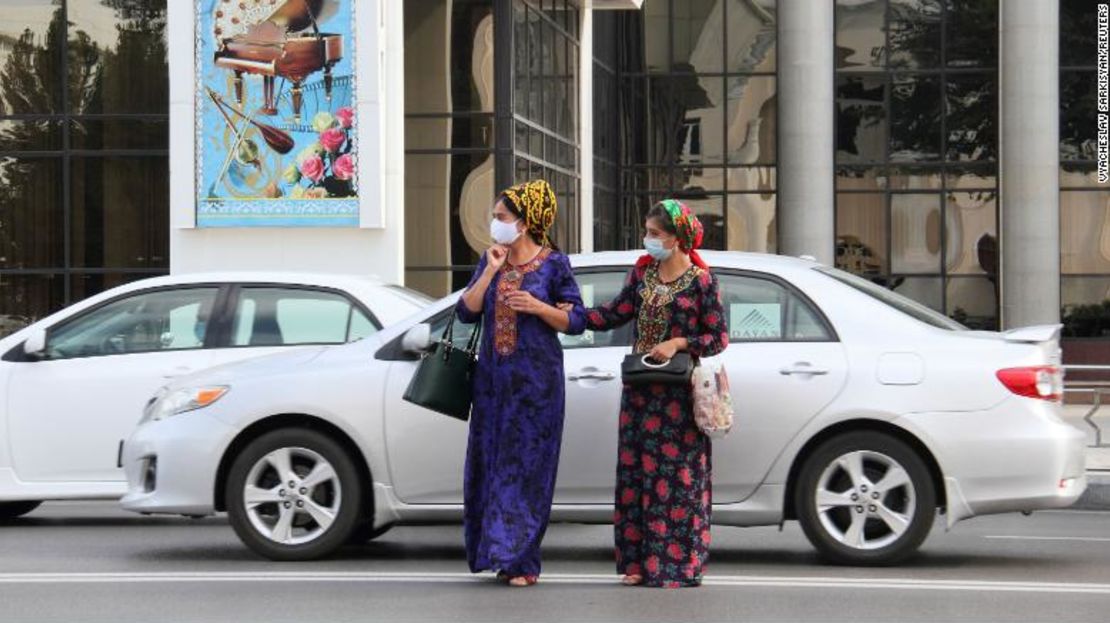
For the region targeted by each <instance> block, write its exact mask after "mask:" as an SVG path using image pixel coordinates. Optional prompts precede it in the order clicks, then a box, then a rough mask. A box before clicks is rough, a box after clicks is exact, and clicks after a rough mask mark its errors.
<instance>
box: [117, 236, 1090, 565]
mask: <svg viewBox="0 0 1110 623" xmlns="http://www.w3.org/2000/svg"><path fill="white" fill-rule="evenodd" d="M704 257H705V259H706V261H707V262H708V263H709V264H710V265H711V266H713V267H714V271H715V273H716V274H717V277H718V279H719V281H720V285H721V296H722V299H723V301H722V302H723V304H724V307H725V310H726V312H727V314H728V322H729V332H730V336H731V345H730V346H729V348H728V349H727V350H726V351H725V353H724V354H723V355H721V360H722V361H723V363H724V364H725V366H726V367H727V370H728V374H729V378H730V382H731V386H732V391H733V396H734V400H735V405H736V414H735V415H736V423H735V427H734V430H733V431H732V433H730V434H729V435H728V436H727V437H725V438H723V439H718V440H715V441H714V443H713V446H714V447H713V467H714V470H713V494H714V495H713V498H714V499H713V502H714V505H713V519H714V521H715V522H716V523H718V524H721V525H730V526H762V525H775V524H779V523H781V522H783V521H785V520H797V521H799V522H800V523H801V525H802V527H803V529H804V531H805V533H806V535H807V536H808V537H809V539H810V541H811V542H812V543H813V545H814V546H815V547H816V548H817V550H818V551H819V552H820V553H821V554H822V555H823V556H824V557H825V558H826V559H828V560H830V561H833V562H837V563H845V564H860V565H868V564H890V563H893V562H897V561H899V560H901V559H903V558H905V557H906V556H908V555H910V554H912V553H913V552H915V551H916V550H917V549H918V547H919V546H920V545H921V543H922V541H923V540H924V538H925V537H926V535H927V534H928V532H929V530H930V528H931V526H932V525H933V522H934V518H935V516H936V513H937V511H938V510H939V511H940V513H941V514H943V515H944V517H945V521H946V522H947V525H948V526H949V527H951V526H952V525H953V524H954V523H955V522H957V521H959V520H961V519H965V518H968V517H972V516H975V515H983V514H991V513H1005V512H1012V511H1033V510H1037V509H1046V508H1058V507H1064V506H1068V505H1070V504H1071V503H1073V502H1074V501H1075V500H1076V499H1077V498H1078V497H1079V496H1080V494H1081V493H1082V492H1083V490H1084V489H1085V487H1086V479H1085V476H1084V443H1085V442H1084V436H1083V434H1082V433H1081V432H1080V431H1078V430H1076V429H1075V428H1073V427H1071V426H1069V425H1067V424H1065V423H1064V422H1063V421H1062V420H1061V418H1060V413H1061V404H1060V392H1061V384H1062V379H1061V371H1060V367H1059V366H1060V349H1059V344H1058V338H1059V326H1036V327H1027V328H1021V329H1015V330H1011V331H1007V332H1001V333H999V332H987V331H971V330H968V329H966V328H965V327H963V326H961V325H959V324H957V323H956V322H954V321H952V320H950V319H948V318H947V317H945V316H943V315H941V314H938V313H936V312H934V311H932V310H930V309H928V308H926V307H923V306H921V305H919V304H917V303H914V302H912V301H910V300H909V299H906V298H904V297H902V296H899V295H898V294H895V293H893V292H891V291H889V290H886V289H884V288H882V287H879V286H876V285H874V284H872V283H871V282H869V281H866V280H864V279H860V278H857V277H854V276H852V275H849V274H847V273H844V272H841V271H838V270H836V269H833V268H829V267H827V266H823V265H820V264H818V263H815V262H813V261H809V260H807V259H799V258H790V257H783V256H775V255H765V254H748V253H709V252H707V253H705V254H704ZM635 259H636V254H635V253H631V252H617V253H599V254H593V255H581V256H576V257H573V258H572V263H573V265H574V267H575V271H576V274H577V278H578V282H579V284H580V286H581V289H582V293H583V297H584V298H585V300H586V303H587V305H594V304H600V303H603V302H606V301H608V300H610V299H611V298H612V297H613V296H614V295H615V294H616V293H617V291H618V290H619V288H620V287H621V284H622V282H623V280H624V278H625V275H626V273H627V271H628V269H629V268H630V267H631V265H632V263H633V262H634V261H635ZM455 300H456V296H452V297H448V298H446V299H444V300H441V301H439V302H437V303H435V304H433V305H431V306H429V307H428V308H426V309H425V310H423V311H422V312H420V313H419V314H417V315H416V316H414V317H411V318H409V319H408V320H405V321H402V322H400V323H398V324H395V325H393V326H392V327H389V328H387V329H385V330H383V331H382V332H380V333H378V334H376V335H373V336H370V337H367V338H366V339H363V340H361V341H359V342H357V343H354V344H349V345H345V346H332V347H321V348H315V349H311V350H302V351H298V352H294V353H288V354H283V355H277V356H272V357H266V358H261V359H255V360H252V361H247V362H242V363H236V364H230V365H227V366H223V367H220V368H214V369H211V370H208V371H205V372H202V373H198V374H195V375H193V376H191V377H188V378H185V379H181V380H178V381H176V382H175V383H173V384H172V385H169V386H167V387H166V388H164V389H163V390H161V391H160V392H159V393H158V394H157V395H156V396H155V397H154V398H152V399H151V403H150V404H149V405H148V407H147V409H146V413H145V416H144V418H143V421H142V423H141V424H140V425H139V427H138V428H137V430H136V431H135V432H134V434H133V435H132V436H131V438H130V439H129V440H128V441H127V443H126V445H125V449H124V462H125V469H126V472H127V477H128V483H129V491H128V493H127V495H126V497H125V498H124V499H123V505H124V507H125V508H127V509H130V510H133V511H137V512H141V513H174V514H183V515H210V514H213V513H216V512H227V513H228V515H229V516H230V520H231V524H232V526H233V527H234V529H235V531H236V532H237V534H238V535H239V536H240V538H241V539H242V540H243V542H244V543H245V544H246V545H248V546H249V547H250V548H251V549H253V550H255V551H256V552H258V553H259V554H261V555H263V556H266V557H269V558H272V559H280V560H305V559H312V558H317V557H320V556H324V555H327V554H329V553H331V552H333V551H335V550H336V548H338V547H340V546H342V545H343V544H344V543H346V542H350V541H351V540H352V539H358V540H365V539H369V538H373V537H374V536H376V535H379V534H381V533H382V532H384V531H385V530H387V529H388V528H389V527H390V526H393V525H396V524H402V523H421V522H441V521H458V520H459V519H460V518H461V501H462V473H463V458H464V454H465V450H466V436H467V425H466V424H465V423H464V422H459V421H456V420H453V419H451V418H448V417H445V416H442V415H438V414H436V413H432V412H429V411H425V410H423V409H421V408H419V407H416V406H414V405H412V404H410V403H407V402H405V401H404V400H402V395H403V394H404V391H405V388H406V387H407V385H408V383H409V380H410V378H411V377H412V374H413V371H414V370H415V369H416V366H417V362H418V360H419V357H420V352H421V351H422V350H424V349H426V348H427V347H428V346H429V344H430V343H431V340H432V339H434V338H435V337H436V336H438V335H439V334H440V331H442V329H443V328H444V327H445V326H446V323H447V322H452V321H453V320H452V319H453V315H452V312H453V309H454V303H455ZM470 328H471V327H468V326H466V325H461V324H460V325H457V326H456V327H455V339H456V340H459V339H465V338H466V336H467V334H468V333H469V330H470ZM630 331H631V329H630V327H625V328H624V329H622V330H618V331H614V332H610V333H590V332H587V333H586V334H584V335H581V336H573V337H572V336H563V338H562V339H563V346H564V347H565V366H566V379H567V388H566V390H567V391H566V394H567V408H566V424H565V430H564V437H563V448H562V459H561V462H560V468H559V475H558V482H557V485H556V491H555V506H554V509H553V520H555V521H568V522H590V523H606V522H609V521H610V519H611V516H612V499H613V490H614V478H615V470H614V467H615V461H616V450H617V421H616V420H617V411H618V408H617V407H618V401H619V396H620V391H621V382H620V378H619V369H620V362H621V360H622V358H623V356H624V355H625V354H626V353H628V352H629V348H630V343H631V342H630V338H631V335H630Z"/></svg>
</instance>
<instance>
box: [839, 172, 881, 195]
mask: <svg viewBox="0 0 1110 623" xmlns="http://www.w3.org/2000/svg"><path fill="white" fill-rule="evenodd" d="M885 171H886V169H885V168H879V167H837V168H836V189H837V190H883V189H885V188H886V185H887V181H888V177H887V175H886V173H885Z"/></svg>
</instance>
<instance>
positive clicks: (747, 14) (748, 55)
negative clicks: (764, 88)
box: [723, 0, 777, 73]
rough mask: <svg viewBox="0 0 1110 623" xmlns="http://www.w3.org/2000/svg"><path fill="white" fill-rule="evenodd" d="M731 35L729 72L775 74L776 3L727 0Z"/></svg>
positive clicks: (726, 57)
mask: <svg viewBox="0 0 1110 623" xmlns="http://www.w3.org/2000/svg"><path fill="white" fill-rule="evenodd" d="M723 2H724V4H725V14H726V18H725V19H726V20H727V23H726V24H725V30H726V31H727V32H728V37H727V38H728V49H726V50H725V65H726V68H727V71H728V72H729V73H740V72H751V71H758V72H774V71H775V36H776V32H775V24H776V8H777V7H776V3H775V2H747V1H746V0H723Z"/></svg>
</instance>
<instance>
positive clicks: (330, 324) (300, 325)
mask: <svg viewBox="0 0 1110 623" xmlns="http://www.w3.org/2000/svg"><path fill="white" fill-rule="evenodd" d="M352 309H353V308H352V306H351V303H350V301H349V300H347V298H346V297H344V296H342V295H340V294H333V293H330V292H317V291H311V290H298V289H292V288H243V289H242V290H241V291H240V293H239V304H238V308H237V310H236V312H235V320H234V322H233V324H232V329H231V339H232V342H231V343H232V346H286V345H293V344H342V343H343V342H345V341H346V339H347V335H348V333H349V327H350V322H351V312H352Z"/></svg>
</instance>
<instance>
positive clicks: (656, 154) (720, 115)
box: [649, 74, 725, 164]
mask: <svg viewBox="0 0 1110 623" xmlns="http://www.w3.org/2000/svg"><path fill="white" fill-rule="evenodd" d="M724 86H725V80H724V78H720V77H703V76H694V75H688V74H685V75H684V74H677V75H671V76H660V77H656V78H652V79H651V81H650V89H651V90H650V97H651V103H650V110H649V114H650V116H651V125H650V126H649V131H650V132H651V133H652V147H653V149H652V156H651V157H652V158H653V160H652V163H655V164H665V163H671V162H680V163H690V164H693V163H706V164H720V163H722V162H723V161H724V136H725V134H724V117H725V110H724V98H723V96H724V93H723V90H724Z"/></svg>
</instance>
